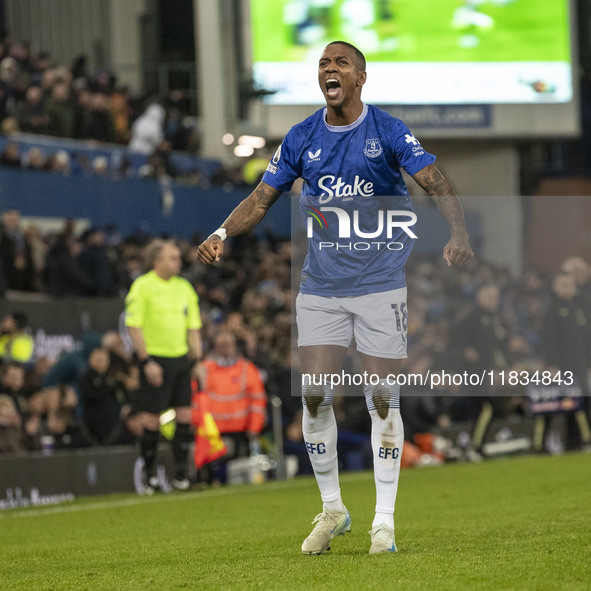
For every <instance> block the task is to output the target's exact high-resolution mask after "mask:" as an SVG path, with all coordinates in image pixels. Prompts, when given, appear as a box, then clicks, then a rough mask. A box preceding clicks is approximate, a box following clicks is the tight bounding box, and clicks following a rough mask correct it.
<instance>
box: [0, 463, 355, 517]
mask: <svg viewBox="0 0 591 591" xmlns="http://www.w3.org/2000/svg"><path fill="white" fill-rule="evenodd" d="M366 477H367V474H366V473H364V472H354V473H351V474H343V475H342V476H341V480H344V481H351V480H357V479H359V478H366ZM311 480H312V478H311V477H309V478H298V479H296V480H288V481H282V482H267V483H265V484H263V485H261V486H254V485H244V486H234V487H225V488H217V489H213V490H212V489H210V490H204V491H198V492H197V491H196V492H188V493H183V494H172V495H166V496H165V495H155V496H153V497H145V496H139V495H138V496H137V497H133V498H130V499H120V500H118V501H101V502H98V503H81V504H74V505H71V504H65V503H64V504H61V505H57V506H56V505H52V506H48V507H43V508H39V509H30V508H27V507H18V508H14V509H8V510H5V511H0V520H1V519H17V518H23V517H40V516H43V515H59V514H61V513H79V512H81V511H95V510H97V509H115V508H119V507H134V506H136V505H142V504H148V503H161V502H171V501H191V500H194V499H203V498H209V497H218V496H225V495H237V494H242V493H245V492H255V491H256V492H267V491H271V490H276V489H281V488H292V487H297V486H304V485H308V484H309V483H310V481H311ZM81 498H83V497H79V498H78V499H76V501H78V500H80V499H81ZM76 501H74V503H76Z"/></svg>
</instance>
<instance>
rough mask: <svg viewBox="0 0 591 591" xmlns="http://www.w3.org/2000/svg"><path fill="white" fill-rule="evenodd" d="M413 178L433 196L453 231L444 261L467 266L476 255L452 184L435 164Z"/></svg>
mask: <svg viewBox="0 0 591 591" xmlns="http://www.w3.org/2000/svg"><path fill="white" fill-rule="evenodd" d="M413 178H414V180H415V181H416V182H417V183H418V184H419V185H420V186H421V187H422V188H423V189H424V190H425V191H426V192H427V193H429V195H431V197H432V198H433V201H435V204H436V205H437V208H438V209H439V213H441V215H442V216H443V217H444V218H445V221H446V222H447V225H448V226H449V229H450V230H451V240H450V241H449V242H448V243H447V244H446V245H445V246H444V247H443V259H444V260H445V262H446V263H447V264H448V265H452V264H454V265H460V266H463V265H466V264H467V263H468V261H470V259H471V258H472V257H473V256H474V253H473V252H472V248H470V242H469V239H468V231H467V230H466V222H465V220H464V210H463V208H462V204H461V203H460V199H459V198H458V196H457V195H456V192H455V191H454V188H453V187H452V185H451V183H450V182H449V181H448V180H447V179H446V178H445V177H444V176H443V175H442V174H441V172H439V170H438V169H437V167H436V166H435V165H434V164H429V165H428V166H425V168H423V169H421V170H419V172H417V173H416V174H415V175H414V176H413Z"/></svg>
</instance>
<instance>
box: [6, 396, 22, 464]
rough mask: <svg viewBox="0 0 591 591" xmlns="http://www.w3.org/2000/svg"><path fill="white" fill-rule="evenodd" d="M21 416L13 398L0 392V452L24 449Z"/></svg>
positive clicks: (13, 451)
mask: <svg viewBox="0 0 591 591" xmlns="http://www.w3.org/2000/svg"><path fill="white" fill-rule="evenodd" d="M22 422H23V420H22V417H21V415H20V414H19V413H18V411H17V409H16V406H15V405H14V402H13V400H12V399H11V398H10V397H9V396H6V395H5V394H0V453H6V452H10V453H15V452H22V451H25V450H26V448H25V446H24V443H23V433H22Z"/></svg>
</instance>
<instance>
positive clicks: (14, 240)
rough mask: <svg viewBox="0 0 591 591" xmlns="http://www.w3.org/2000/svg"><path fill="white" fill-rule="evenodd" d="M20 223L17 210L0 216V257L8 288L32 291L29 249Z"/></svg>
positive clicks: (32, 272) (31, 268) (31, 267)
mask: <svg viewBox="0 0 591 591" xmlns="http://www.w3.org/2000/svg"><path fill="white" fill-rule="evenodd" d="M20 221H21V215H20V212H19V211H18V209H9V210H7V211H5V212H4V213H3V214H2V226H0V257H1V258H2V267H3V268H4V272H5V273H6V277H7V280H8V288H9V289H21V290H26V291H33V290H34V288H35V286H34V281H33V275H34V271H33V261H32V255H31V248H30V246H29V244H28V243H27V240H26V238H25V235H24V233H23V231H22V230H21V227H20Z"/></svg>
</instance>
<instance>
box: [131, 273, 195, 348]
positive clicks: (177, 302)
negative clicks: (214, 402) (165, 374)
mask: <svg viewBox="0 0 591 591" xmlns="http://www.w3.org/2000/svg"><path fill="white" fill-rule="evenodd" d="M198 302H199V298H198V296H197V294H196V293H195V290H194V289H193V286H192V285H191V284H190V283H189V282H188V281H187V280H186V279H183V278H182V277H178V276H174V277H171V278H170V279H168V280H165V279H162V278H161V277H159V276H158V275H157V274H156V272H155V271H149V272H148V273H146V274H145V275H142V276H140V277H138V278H137V279H136V280H135V281H134V282H133V283H132V285H131V288H130V290H129V293H128V294H127V297H126V298H125V324H126V325H127V326H131V327H135V328H141V329H142V333H143V335H144V341H145V342H146V351H147V352H148V354H149V355H157V356H159V357H181V356H182V355H186V354H187V353H188V351H189V345H188V342H187V330H189V329H199V328H201V316H200V315H199V303H198Z"/></svg>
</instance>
